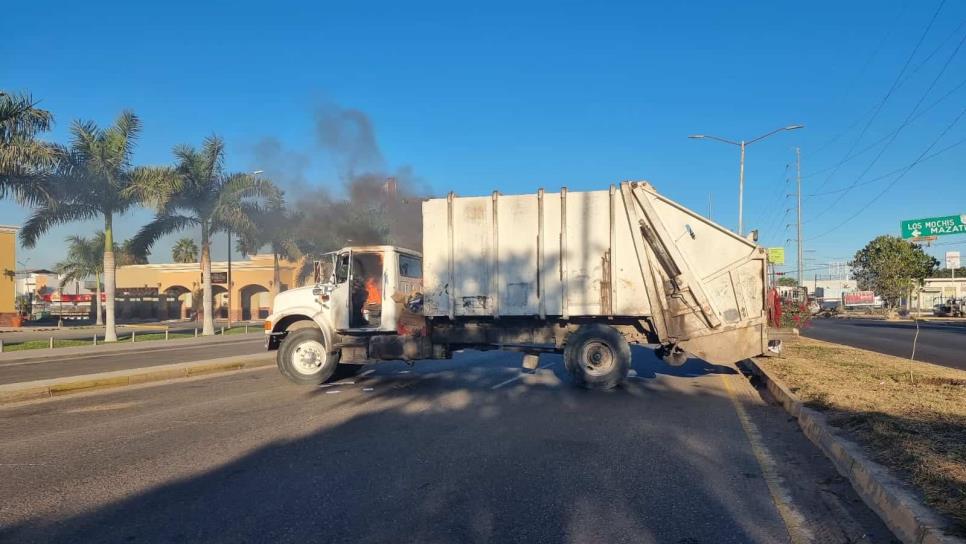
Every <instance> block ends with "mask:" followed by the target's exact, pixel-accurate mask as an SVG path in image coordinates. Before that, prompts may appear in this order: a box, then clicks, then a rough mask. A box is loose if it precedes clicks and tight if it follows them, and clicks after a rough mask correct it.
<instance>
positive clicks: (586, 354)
mask: <svg viewBox="0 0 966 544" xmlns="http://www.w3.org/2000/svg"><path fill="white" fill-rule="evenodd" d="M595 354H596V355H597V356H600V358H603V359H605V360H606V363H605V364H604V365H602V366H595V365H594V364H593V361H592V359H593V357H594V355H595ZM564 366H565V367H566V368H567V372H569V373H570V376H571V378H572V379H573V380H574V383H575V384H577V385H579V386H581V387H584V388H587V389H613V388H615V387H617V386H618V385H619V384H620V383H621V382H622V381H624V379H626V378H627V374H628V372H630V370H631V347H630V346H629V345H628V344H627V340H625V339H624V336H623V335H622V334H621V333H620V332H618V331H617V329H615V328H613V327H608V326H607V325H603V324H600V323H591V324H588V325H581V327H580V328H579V329H577V332H575V333H573V334H572V335H570V337H569V338H567V345H566V346H565V347H564Z"/></svg>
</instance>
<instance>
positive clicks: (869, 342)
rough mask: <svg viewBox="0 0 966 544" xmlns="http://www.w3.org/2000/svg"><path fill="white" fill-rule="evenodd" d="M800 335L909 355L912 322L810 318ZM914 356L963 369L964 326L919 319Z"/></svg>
mask: <svg viewBox="0 0 966 544" xmlns="http://www.w3.org/2000/svg"><path fill="white" fill-rule="evenodd" d="M802 335H803V336H806V337H808V338H815V339H818V340H826V341H829V342H836V343H839V344H846V345H849V346H854V347H857V348H862V349H867V350H870V351H876V352H879V353H886V354H888V355H895V356H897V357H909V356H911V355H912V342H913V339H914V338H915V337H916V324H915V323H912V322H908V321H882V320H874V319H813V320H812V322H811V326H810V327H807V328H805V329H803V330H802ZM916 360H917V361H925V362H927V363H934V364H937V365H942V366H948V367H950V368H958V369H959V370H966V327H959V326H956V325H944V324H941V323H929V322H920V323H919V338H918V340H917V341H916Z"/></svg>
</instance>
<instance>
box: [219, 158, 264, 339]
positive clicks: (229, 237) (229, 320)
mask: <svg viewBox="0 0 966 544" xmlns="http://www.w3.org/2000/svg"><path fill="white" fill-rule="evenodd" d="M263 172H265V171H264V170H254V171H253V172H252V175H253V176H258V175H259V174H261V173H263ZM227 230H228V277H227V278H226V279H225V281H227V282H228V328H229V329H231V227H228V229H227Z"/></svg>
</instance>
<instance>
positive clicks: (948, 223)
mask: <svg viewBox="0 0 966 544" xmlns="http://www.w3.org/2000/svg"><path fill="white" fill-rule="evenodd" d="M899 229H900V230H901V231H902V237H903V238H906V239H909V238H923V237H925V236H942V235H944V234H966V214H963V215H947V216H944V217H927V218H925V219H909V220H906V221H900V222H899Z"/></svg>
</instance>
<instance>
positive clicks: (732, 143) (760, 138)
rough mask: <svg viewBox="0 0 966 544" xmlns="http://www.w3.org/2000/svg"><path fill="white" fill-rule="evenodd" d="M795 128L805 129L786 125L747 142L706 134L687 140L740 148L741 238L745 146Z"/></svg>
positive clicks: (740, 227) (739, 210)
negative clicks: (719, 143)
mask: <svg viewBox="0 0 966 544" xmlns="http://www.w3.org/2000/svg"><path fill="white" fill-rule="evenodd" d="M797 128H805V125H788V126H787V127H781V128H776V129H775V130H773V131H771V132H769V133H767V134H762V135H761V136H759V137H757V138H755V139H753V140H748V141H745V140H740V141H737V142H736V141H733V140H728V139H726V138H719V137H718V136H709V135H707V134H692V135H690V136H688V138H693V139H696V140H717V141H719V142H722V143H726V144H731V145H736V146H738V147H740V148H741V160H740V162H739V166H738V235H739V236H741V230H742V227H743V224H742V219H743V211H744V208H743V207H744V197H745V146H749V145H751V144H753V143H755V142H757V141H759V140H764V139H765V138H767V137H769V136H771V135H772V134H776V133H778V132H782V131H785V130H795V129H797Z"/></svg>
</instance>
